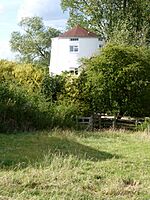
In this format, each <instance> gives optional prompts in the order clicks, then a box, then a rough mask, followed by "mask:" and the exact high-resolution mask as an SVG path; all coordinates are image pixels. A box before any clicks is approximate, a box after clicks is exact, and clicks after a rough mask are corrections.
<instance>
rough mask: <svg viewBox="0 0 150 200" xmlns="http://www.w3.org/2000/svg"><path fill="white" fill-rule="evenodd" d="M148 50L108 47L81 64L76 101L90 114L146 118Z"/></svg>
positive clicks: (149, 87) (149, 72)
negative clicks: (85, 106)
mask: <svg viewBox="0 0 150 200" xmlns="http://www.w3.org/2000/svg"><path fill="white" fill-rule="evenodd" d="M149 55H150V51H149V50H147V49H146V48H142V47H132V46H123V45H120V46H118V45H115V44H109V45H107V46H106V47H105V48H104V49H103V51H102V53H101V54H100V55H98V56H96V57H93V58H91V59H87V60H85V61H84V69H83V71H82V73H81V75H80V77H79V90H80V95H79V100H80V101H81V102H84V103H85V102H86V104H87V107H89V108H90V110H91V111H92V112H100V113H118V114H119V115H120V116H123V115H124V114H126V115H130V116H146V115H149V114H150V110H149V109H148V108H147V106H146V105H148V104H147V103H148V102H149V101H150V95H149V91H150V85H149V83H150V56H149Z"/></svg>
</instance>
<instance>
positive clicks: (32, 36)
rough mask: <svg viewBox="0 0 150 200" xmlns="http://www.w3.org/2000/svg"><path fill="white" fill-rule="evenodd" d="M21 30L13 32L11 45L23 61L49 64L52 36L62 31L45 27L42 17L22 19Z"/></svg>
mask: <svg viewBox="0 0 150 200" xmlns="http://www.w3.org/2000/svg"><path fill="white" fill-rule="evenodd" d="M19 26H20V27H21V29H22V30H23V33H21V32H16V31H15V32H13V33H12V34H11V39H10V45H11V49H12V51H13V52H16V53H17V54H18V55H17V56H18V58H19V60H20V61H22V62H31V63H38V64H42V65H44V66H48V65H49V59H50V47H51V38H53V37H56V36H58V35H59V34H60V31H58V30H56V29H54V28H51V27H45V26H44V23H43V21H42V19H41V18H40V17H33V18H29V17H27V18H24V19H22V20H21V21H20V23H19Z"/></svg>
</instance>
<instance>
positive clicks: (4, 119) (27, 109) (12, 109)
mask: <svg viewBox="0 0 150 200" xmlns="http://www.w3.org/2000/svg"><path fill="white" fill-rule="evenodd" d="M11 86H12V85H11ZM0 113H1V115H0V130H1V131H15V130H29V129H43V128H48V127H51V124H52V123H51V121H50V120H51V119H52V115H53V112H52V109H51V107H50V106H49V104H48V103H46V102H45V100H44V98H43V97H42V96H40V95H37V94H34V95H33V94H32V95H29V93H27V92H26V91H25V90H24V89H23V88H21V87H15V85H14V88H10V86H9V85H7V84H0Z"/></svg>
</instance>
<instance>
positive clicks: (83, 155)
mask: <svg viewBox="0 0 150 200" xmlns="http://www.w3.org/2000/svg"><path fill="white" fill-rule="evenodd" d="M80 199H83V200H128V199H129V200H149V199H150V135H147V134H146V133H142V132H134V133H132V132H126V131H117V132H115V131H104V132H84V131H83V132H74V131H60V130H54V131H52V132H38V133H16V134H3V133H1V134H0V200H80Z"/></svg>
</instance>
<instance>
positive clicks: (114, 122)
mask: <svg viewBox="0 0 150 200" xmlns="http://www.w3.org/2000/svg"><path fill="white" fill-rule="evenodd" d="M112 127H113V129H115V127H116V116H114V119H113V122H112Z"/></svg>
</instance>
